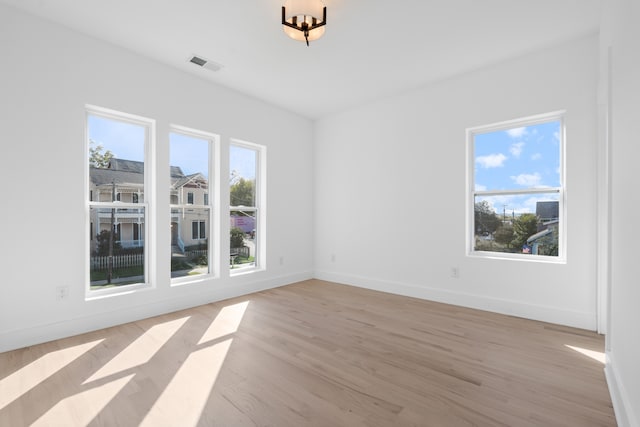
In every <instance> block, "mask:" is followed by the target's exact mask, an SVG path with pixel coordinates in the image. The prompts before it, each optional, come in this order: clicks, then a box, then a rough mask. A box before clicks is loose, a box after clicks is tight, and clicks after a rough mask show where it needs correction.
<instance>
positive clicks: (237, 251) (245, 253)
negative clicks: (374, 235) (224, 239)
mask: <svg viewBox="0 0 640 427" xmlns="http://www.w3.org/2000/svg"><path fill="white" fill-rule="evenodd" d="M231 255H232V256H233V255H238V256H241V257H243V258H249V247H248V246H243V247H241V248H231Z"/></svg>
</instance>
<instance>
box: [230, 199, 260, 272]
mask: <svg viewBox="0 0 640 427" xmlns="http://www.w3.org/2000/svg"><path fill="white" fill-rule="evenodd" d="M230 218H231V224H230V227H231V235H230V254H231V260H230V265H231V268H232V269H236V268H242V267H255V256H256V246H257V238H256V237H257V235H256V212H255V211H241V210H233V211H231V216H230Z"/></svg>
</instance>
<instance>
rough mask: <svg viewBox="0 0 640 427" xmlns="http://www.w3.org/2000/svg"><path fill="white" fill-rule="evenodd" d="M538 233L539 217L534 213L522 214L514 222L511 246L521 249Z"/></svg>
mask: <svg viewBox="0 0 640 427" xmlns="http://www.w3.org/2000/svg"><path fill="white" fill-rule="evenodd" d="M537 232H538V217H537V216H536V215H535V214H532V213H526V214H522V215H520V216H519V217H517V218H515V219H514V220H513V241H512V242H511V244H512V245H513V246H514V247H516V248H520V247H522V245H524V244H525V243H527V239H528V238H529V237H531V236H533V235H534V234H536V233H537Z"/></svg>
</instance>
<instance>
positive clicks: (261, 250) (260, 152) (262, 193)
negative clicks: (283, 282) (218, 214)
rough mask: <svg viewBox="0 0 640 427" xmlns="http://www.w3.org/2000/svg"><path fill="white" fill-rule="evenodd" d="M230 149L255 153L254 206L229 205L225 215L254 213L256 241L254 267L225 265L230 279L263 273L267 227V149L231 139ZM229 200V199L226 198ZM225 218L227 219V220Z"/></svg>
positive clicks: (264, 268) (228, 237) (227, 235)
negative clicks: (234, 212)
mask: <svg viewBox="0 0 640 427" xmlns="http://www.w3.org/2000/svg"><path fill="white" fill-rule="evenodd" d="M229 145H230V147H231V146H236V147H242V148H247V149H249V150H254V151H255V152H256V187H255V190H256V202H255V206H249V207H246V206H231V204H230V202H228V203H229V211H228V213H227V215H228V216H229V215H230V214H231V211H235V210H245V211H254V212H256V233H255V235H256V241H257V245H256V248H255V261H254V265H252V266H248V267H238V268H234V269H233V270H232V269H231V267H230V266H229V263H227V268H228V269H229V275H230V276H231V277H235V276H241V275H244V274H247V273H254V272H257V271H264V270H266V268H267V264H266V259H267V257H266V247H267V245H266V242H267V227H266V218H267V215H266V211H267V210H266V195H267V191H266V189H267V186H266V183H267V164H266V159H267V147H266V146H264V145H260V144H256V143H253V142H248V141H243V140H240V139H235V138H231V140H230V144H229ZM227 200H229V198H227ZM228 216H227V218H228ZM229 239H230V235H229V233H226V240H225V241H226V246H227V248H228V247H229V246H230V240H229Z"/></svg>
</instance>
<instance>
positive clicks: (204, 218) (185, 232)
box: [171, 207, 209, 277]
mask: <svg viewBox="0 0 640 427" xmlns="http://www.w3.org/2000/svg"><path fill="white" fill-rule="evenodd" d="M208 222H209V209H208V208H192V207H189V208H176V207H174V208H172V209H171V277H183V276H192V275H197V274H207V273H209V266H208V264H209V262H208V259H209V239H208V238H207V235H206V230H207V229H208V228H209V227H208Z"/></svg>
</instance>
